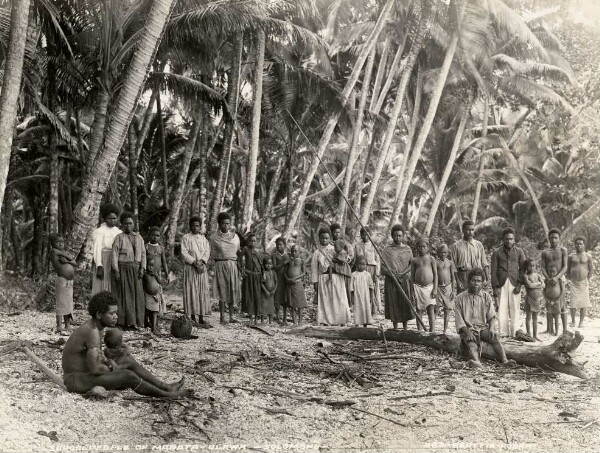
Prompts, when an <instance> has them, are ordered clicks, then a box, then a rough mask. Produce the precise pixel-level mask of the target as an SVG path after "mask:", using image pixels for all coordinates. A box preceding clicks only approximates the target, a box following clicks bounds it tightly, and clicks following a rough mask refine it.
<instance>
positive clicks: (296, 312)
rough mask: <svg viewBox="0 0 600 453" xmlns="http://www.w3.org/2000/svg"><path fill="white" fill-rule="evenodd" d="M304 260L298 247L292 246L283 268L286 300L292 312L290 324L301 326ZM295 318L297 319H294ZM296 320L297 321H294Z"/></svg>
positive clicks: (284, 322) (303, 295)
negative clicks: (287, 260)
mask: <svg viewBox="0 0 600 453" xmlns="http://www.w3.org/2000/svg"><path fill="white" fill-rule="evenodd" d="M304 275H305V270H304V260H303V259H302V258H301V257H300V247H298V246H297V245H292V248H291V249H290V260H289V262H288V263H287V266H286V268H285V273H284V277H285V282H286V299H287V302H288V304H289V306H290V310H291V311H292V322H293V323H294V325H296V322H297V323H298V325H300V324H302V310H304V309H305V308H306V306H307V303H306V293H305V292H304ZM285 308H286V307H285V306H284V307H283V324H284V325H286V324H287V323H286V319H285ZM296 316H297V318H296ZM296 319H297V321H296Z"/></svg>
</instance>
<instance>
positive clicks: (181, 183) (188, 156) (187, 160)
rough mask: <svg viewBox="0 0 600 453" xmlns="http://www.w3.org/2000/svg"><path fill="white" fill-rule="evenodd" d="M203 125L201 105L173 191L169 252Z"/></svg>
mask: <svg viewBox="0 0 600 453" xmlns="http://www.w3.org/2000/svg"><path fill="white" fill-rule="evenodd" d="M201 127H202V111H201V107H200V108H199V109H196V112H195V114H194V122H193V124H192V129H191V130H190V136H189V138H188V143H186V146H185V148H184V151H183V157H182V163H181V169H180V170H179V175H178V178H177V186H176V187H175V190H174V192H173V200H172V203H171V212H170V213H169V220H168V227H167V234H166V239H167V240H166V243H167V244H166V245H167V247H166V248H167V250H168V252H169V254H171V252H172V250H173V246H174V245H175V236H176V235H177V221H178V220H179V211H180V209H181V206H182V204H183V191H184V189H185V185H186V184H185V181H186V179H187V176H188V173H189V172H190V164H191V162H192V157H193V156H194V150H195V149H196V140H197V139H198V135H199V133H200V128H201Z"/></svg>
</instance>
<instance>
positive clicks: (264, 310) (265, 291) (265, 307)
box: [255, 256, 277, 324]
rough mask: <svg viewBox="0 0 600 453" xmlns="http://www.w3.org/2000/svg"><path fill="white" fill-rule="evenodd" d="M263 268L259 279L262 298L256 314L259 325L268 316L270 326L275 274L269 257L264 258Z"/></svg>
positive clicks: (273, 309)
mask: <svg viewBox="0 0 600 453" xmlns="http://www.w3.org/2000/svg"><path fill="white" fill-rule="evenodd" d="M263 267H264V271H263V274H262V279H261V289H262V294H261V296H262V297H261V301H260V306H259V309H258V314H259V316H260V322H261V323H263V322H265V316H268V318H269V324H271V320H272V317H273V315H274V314H275V303H274V300H273V298H274V296H275V291H276V289H277V274H276V273H275V271H274V270H273V259H272V258H271V257H270V256H266V257H265V259H264V260H263ZM255 322H256V321H255Z"/></svg>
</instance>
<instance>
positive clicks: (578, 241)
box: [575, 236, 585, 253]
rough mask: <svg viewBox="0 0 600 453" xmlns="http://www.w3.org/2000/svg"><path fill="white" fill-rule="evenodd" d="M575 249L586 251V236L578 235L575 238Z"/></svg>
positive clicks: (579, 251) (580, 251)
mask: <svg viewBox="0 0 600 453" xmlns="http://www.w3.org/2000/svg"><path fill="white" fill-rule="evenodd" d="M575 251H576V252H577V253H583V252H585V238H584V237H583V236H577V237H576V238H575Z"/></svg>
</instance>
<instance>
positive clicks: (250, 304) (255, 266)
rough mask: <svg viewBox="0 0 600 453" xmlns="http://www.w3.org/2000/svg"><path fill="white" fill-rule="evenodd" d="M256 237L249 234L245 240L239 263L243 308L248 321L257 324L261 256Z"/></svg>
mask: <svg viewBox="0 0 600 453" xmlns="http://www.w3.org/2000/svg"><path fill="white" fill-rule="evenodd" d="M255 245H256V236H255V235H254V233H250V234H249V235H248V237H247V238H246V247H244V250H242V254H241V257H240V262H241V264H242V274H243V280H242V297H243V302H244V304H243V308H245V310H246V312H247V313H248V314H249V315H250V320H251V321H254V323H256V322H257V319H258V316H259V315H260V312H259V311H260V301H261V298H262V295H261V291H262V288H261V279H262V254H261V253H260V252H259V251H258V250H256V248H255Z"/></svg>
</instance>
